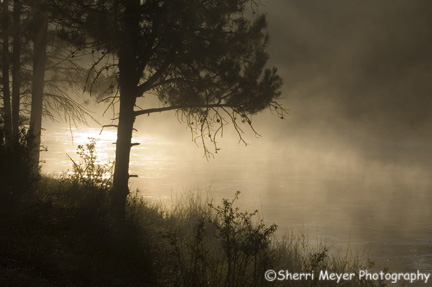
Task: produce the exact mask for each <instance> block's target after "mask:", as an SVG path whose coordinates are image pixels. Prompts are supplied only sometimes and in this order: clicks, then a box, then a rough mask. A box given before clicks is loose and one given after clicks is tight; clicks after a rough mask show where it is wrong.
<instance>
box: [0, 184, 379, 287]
mask: <svg viewBox="0 0 432 287" xmlns="http://www.w3.org/2000/svg"><path fill="white" fill-rule="evenodd" d="M238 196H239V194H236V195H235V196H234V199H232V200H223V201H222V202H221V203H219V204H216V203H211V204H208V203H207V201H205V200H201V199H200V198H199V197H194V196H190V197H189V198H188V199H185V200H183V201H182V202H180V203H178V204H177V205H176V207H175V208H174V209H172V210H170V211H168V210H166V209H164V208H163V207H162V206H161V205H157V204H149V203H146V202H145V201H144V200H143V199H141V198H139V196H138V195H135V196H131V198H130V201H129V205H128V209H127V210H128V216H127V219H126V220H125V221H122V222H116V221H115V220H113V219H112V218H111V217H110V213H109V210H108V209H107V208H106V206H107V205H104V204H103V202H104V201H105V200H106V196H105V194H104V193H103V190H98V189H95V188H93V189H92V190H89V189H88V187H87V186H85V185H77V184H76V183H74V182H70V181H66V180H59V179H52V178H42V179H41V181H40V183H39V185H38V187H37V188H36V192H35V193H34V194H32V195H31V196H28V197H27V198H26V199H25V200H23V203H22V204H21V206H20V208H19V209H16V210H15V211H14V212H9V213H8V214H2V216H1V221H0V229H1V230H0V234H1V236H0V243H1V244H0V246H1V247H0V286H338V285H337V284H336V282H333V281H317V280H314V281H311V280H309V281H279V282H278V281H275V282H273V283H269V282H266V281H265V280H264V276H263V274H264V272H265V271H266V270H267V269H274V270H280V269H288V270H290V271H291V272H311V271H314V272H315V273H316V274H318V273H319V270H328V271H330V272H337V273H342V272H358V270H360V269H369V268H371V267H372V266H371V265H370V263H368V262H367V261H362V259H361V258H360V257H358V256H353V255H352V254H350V253H348V252H347V253H346V254H344V256H335V255H329V253H328V250H327V248H326V247H325V246H323V245H318V246H310V245H309V243H308V242H309V241H308V239H307V237H306V236H304V235H303V234H302V233H295V232H293V233H291V234H289V235H288V236H286V237H285V238H283V239H277V238H276V237H275V236H274V234H273V233H274V231H275V230H276V227H275V226H274V225H272V226H265V225H264V224H263V223H262V221H261V220H259V219H257V216H256V211H254V212H251V213H250V212H245V211H241V210H239V209H237V208H236V207H235V202H236V201H235V200H236V198H237V197H238ZM382 285H383V282H372V281H364V282H360V281H356V280H353V281H346V282H345V284H344V286H382Z"/></svg>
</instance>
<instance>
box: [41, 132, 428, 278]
mask: <svg viewBox="0 0 432 287" xmlns="http://www.w3.org/2000/svg"><path fill="white" fill-rule="evenodd" d="M99 131H100V130H99V129H91V128H85V129H80V130H79V131H75V132H74V133H73V135H74V142H73V143H72V141H71V138H70V135H71V134H70V131H69V130H68V129H67V128H63V129H55V130H52V131H50V132H46V133H45V134H44V136H43V143H44V144H45V145H46V146H47V147H48V152H44V153H43V154H42V159H43V160H44V161H45V163H44V165H43V171H44V172H45V173H48V174H54V175H58V174H60V173H61V172H65V171H66V170H68V169H71V162H70V160H69V159H68V157H67V156H66V153H68V154H69V155H71V156H72V157H73V158H75V159H77V155H76V154H75V151H76V145H78V144H83V143H87V142H88V140H87V137H89V136H93V137H96V138H98V139H99V141H98V144H97V148H98V153H99V156H100V160H101V162H107V161H109V160H112V159H113V157H114V149H115V145H114V144H113V142H114V141H113V138H115V131H109V130H106V131H104V132H103V133H102V134H101V135H99ZM133 141H134V142H139V143H140V145H139V146H138V147H134V148H133V150H132V155H131V174H136V175H138V178H132V179H131V180H130V182H131V186H132V187H133V188H134V189H136V188H138V189H139V190H140V194H141V196H143V197H146V198H149V199H154V200H161V201H163V202H164V203H165V204H166V205H167V206H170V205H172V204H174V203H175V201H176V199H178V198H180V197H181V196H182V194H185V193H188V192H191V191H192V192H195V193H200V194H202V195H203V197H205V196H207V195H209V196H210V197H212V198H214V199H215V200H220V199H221V198H232V197H233V195H234V193H235V191H237V190H240V191H241V195H240V200H239V206H240V207H241V208H245V209H252V208H258V209H260V210H261V211H262V215H263V217H264V219H265V220H266V222H268V223H276V224H277V225H278V226H279V234H283V233H284V232H286V231H289V230H292V229H294V230H304V231H306V232H307V233H309V234H310V236H311V239H312V240H313V241H319V240H321V239H323V240H324V241H325V242H327V243H328V244H329V245H330V246H331V247H333V248H334V250H337V249H338V248H342V250H346V248H350V249H352V250H355V249H358V250H360V251H362V252H364V253H365V254H366V256H368V257H370V258H371V259H372V260H375V261H376V262H377V263H378V266H388V267H390V268H391V271H400V272H407V271H411V270H417V269H419V270H422V271H429V272H431V271H432V247H431V246H432V223H431V221H430V219H431V218H432V210H431V208H430V206H431V204H432V192H431V191H432V184H431V181H430V179H429V175H428V171H427V170H424V169H422V168H421V167H415V166H409V165H397V164H394V163H392V164H390V163H384V162H379V161H374V160H371V159H367V158H365V157H364V156H361V155H359V154H356V153H354V152H350V151H349V150H338V149H335V150H311V149H309V148H308V147H307V146H304V145H302V144H300V143H296V142H295V141H284V142H282V143H281V142H279V143H274V144H273V145H272V144H270V145H269V144H268V143H267V144H264V143H266V141H264V142H262V144H260V143H259V141H258V142H257V143H254V144H252V145H250V146H248V147H244V146H242V145H239V144H236V143H235V142H229V141H226V142H224V143H223V144H222V149H221V151H220V152H219V153H218V154H217V155H216V156H215V159H211V160H209V161H207V160H206V159H204V158H203V157H202V156H203V153H202V149H200V148H198V147H196V146H195V145H194V144H193V143H191V142H190V141H189V142H178V141H172V140H170V139H167V138H163V137H145V136H141V137H140V136H134V140H133Z"/></svg>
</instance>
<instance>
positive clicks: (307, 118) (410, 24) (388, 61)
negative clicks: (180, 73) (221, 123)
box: [98, 0, 432, 165]
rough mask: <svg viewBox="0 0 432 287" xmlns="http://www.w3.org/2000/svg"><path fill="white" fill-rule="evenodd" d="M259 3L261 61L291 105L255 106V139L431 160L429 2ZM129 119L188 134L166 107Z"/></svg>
mask: <svg viewBox="0 0 432 287" xmlns="http://www.w3.org/2000/svg"><path fill="white" fill-rule="evenodd" d="M263 4H264V5H263V6H262V7H260V9H261V11H262V12H265V13H266V14H267V19H268V22H269V32H270V37H271V38H270V45H269V54H270V64H271V65H274V66H276V67H278V69H279V72H280V74H281V76H282V77H283V80H284V86H283V97H284V99H283V100H282V102H283V104H284V106H285V107H286V108H287V109H288V110H289V112H290V114H289V116H288V117H287V119H286V120H284V121H281V120H279V119H277V117H268V116H267V115H268V113H264V115H258V116H257V120H256V121H254V123H255V125H256V127H257V130H258V131H259V132H261V133H262V135H263V140H262V142H258V143H257V144H262V145H263V146H264V145H267V144H274V145H277V144H281V145H284V144H285V143H287V142H288V141H289V142H301V143H302V144H306V145H307V144H309V145H310V147H311V148H321V147H326V148H328V149H335V150H337V149H341V148H344V149H346V148H348V149H351V150H355V151H357V152H359V153H360V154H362V155H363V156H365V157H368V158H372V159H378V160H386V161H388V160H389V161H394V160H403V161H404V162H409V163H413V164H419V163H420V164H422V165H424V164H425V163H426V164H428V165H429V164H432V112H431V108H432V1H429V0H331V1H330V0H263ZM147 103H148V102H145V104H147ZM151 105H156V106H157V105H158V104H157V103H154V102H153V103H151ZM98 109H100V110H102V109H103V106H99V107H98ZM103 124H109V122H107V121H104V122H103ZM136 127H137V128H138V130H139V132H140V133H149V134H150V135H151V134H152V133H159V134H170V135H171V136H172V137H174V138H175V137H177V136H179V138H178V140H179V141H185V139H186V141H188V139H190V134H189V133H188V131H187V130H186V128H184V129H182V128H181V127H179V124H178V123H177V121H176V119H175V117H174V116H173V114H172V113H171V114H165V113H164V114H161V115H158V114H155V115H151V116H150V117H146V116H142V117H140V118H138V119H137V121H136ZM180 135H181V136H180ZM246 138H247V139H248V138H249V139H251V138H252V139H253V135H252V134H251V133H250V132H249V133H248V134H247V136H246ZM226 141H227V140H226V139H224V140H222V141H221V147H222V148H223V145H224V144H225V142H226ZM197 153H200V152H199V151H198V152H197Z"/></svg>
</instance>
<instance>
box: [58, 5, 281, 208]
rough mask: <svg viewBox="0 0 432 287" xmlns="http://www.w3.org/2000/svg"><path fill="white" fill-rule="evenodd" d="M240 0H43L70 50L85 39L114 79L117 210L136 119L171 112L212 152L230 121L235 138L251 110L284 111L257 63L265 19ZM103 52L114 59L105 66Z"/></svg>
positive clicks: (271, 74) (275, 84)
mask: <svg viewBox="0 0 432 287" xmlns="http://www.w3.org/2000/svg"><path fill="white" fill-rule="evenodd" d="M249 3H251V2H250V0H233V1H202V0H171V1H163V0H147V1H142V0H117V1H97V0H76V1H70V2H68V3H67V4H66V3H60V2H59V1H52V5H54V6H55V7H56V10H57V11H58V12H59V14H60V15H61V19H62V21H63V26H64V27H65V30H66V29H67V33H65V36H66V37H69V39H70V41H71V42H72V43H74V44H75V45H76V46H77V47H79V48H85V47H86V44H85V43H89V42H91V44H92V49H96V50H97V51H99V55H100V57H99V58H98V60H97V61H96V62H95V65H94V67H95V69H96V68H97V69H98V70H99V71H100V72H99V73H97V75H102V74H103V73H106V75H107V76H108V75H114V78H115V80H116V81H115V84H116V87H117V91H118V93H116V94H115V98H118V101H119V104H120V110H119V116H118V132H117V146H116V164H115V172H114V183H113V190H112V202H113V207H114V209H115V210H116V211H117V212H118V214H119V215H120V216H123V215H124V212H125V205H126V200H127V195H128V193H129V190H128V180H129V177H130V176H129V172H128V170H129V157H130V150H131V147H132V146H133V144H132V142H131V138H132V133H133V125H134V121H135V118H136V117H137V116H139V115H143V114H151V113H155V112H162V111H168V110H176V111H177V112H178V115H179V118H180V119H181V120H183V121H184V122H185V123H186V124H187V125H188V126H189V127H190V128H191V131H192V132H193V133H194V134H195V135H196V139H199V140H202V142H203V144H204V148H205V152H206V153H209V152H210V151H209V150H208V148H207V147H206V144H205V143H206V139H208V140H210V142H212V143H213V144H215V148H216V150H217V146H216V136H217V135H218V134H219V133H220V132H222V130H223V128H224V126H225V125H227V124H229V123H231V124H232V125H233V126H234V128H235V130H236V131H237V132H238V134H239V136H240V138H241V139H242V137H241V133H242V129H241V127H240V125H241V123H245V124H246V125H249V126H250V127H252V122H251V115H253V114H255V113H257V112H259V111H261V110H263V109H265V108H271V109H273V111H275V112H276V114H277V115H279V116H281V117H283V114H284V113H285V110H284V109H283V108H282V107H281V106H280V105H279V104H278V103H277V101H276V100H277V98H278V97H279V96H280V91H279V89H280V86H281V78H280V77H279V76H278V74H277V71H276V69H275V68H273V69H266V68H265V65H266V62H267V59H268V55H267V53H266V51H265V49H266V45H267V42H268V38H269V37H268V35H267V32H266V19H265V16H264V15H254V16H252V15H250V16H246V15H247V14H248V10H247V9H248V4H249ZM251 14H252V13H251ZM86 37H87V38H86ZM88 40H90V41H88ZM109 55H111V57H114V61H113V59H112V58H111V60H110V61H107V62H104V61H103V59H104V58H107V57H109ZM113 62H115V64H114V65H113ZM104 63H106V64H104ZM95 80H97V77H96V79H95ZM114 90H116V89H115V88H114ZM152 96H156V97H157V98H158V99H159V101H160V105H159V106H158V107H154V108H148V109H141V108H138V107H137V105H136V104H137V99H138V98H142V97H152ZM252 129H253V127H252Z"/></svg>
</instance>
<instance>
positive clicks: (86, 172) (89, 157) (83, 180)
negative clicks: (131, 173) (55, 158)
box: [68, 138, 114, 190]
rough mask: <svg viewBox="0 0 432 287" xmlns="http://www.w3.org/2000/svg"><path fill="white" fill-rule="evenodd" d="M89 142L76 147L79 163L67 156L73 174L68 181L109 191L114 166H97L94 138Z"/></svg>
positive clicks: (106, 164)
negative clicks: (70, 162)
mask: <svg viewBox="0 0 432 287" xmlns="http://www.w3.org/2000/svg"><path fill="white" fill-rule="evenodd" d="M89 141H90V143H88V144H85V145H78V149H77V152H76V153H77V154H78V155H79V157H80V159H81V160H80V161H78V162H77V161H75V160H73V159H72V158H71V157H70V156H69V155H68V157H69V159H70V160H71V161H72V167H73V173H72V174H71V175H70V177H69V179H70V180H72V181H73V182H76V183H78V184H81V185H83V186H88V187H90V188H99V189H104V190H109V189H110V188H111V187H112V172H113V167H114V164H113V163H112V162H111V163H105V164H98V163H97V160H98V157H97V153H96V143H97V141H96V139H95V138H89Z"/></svg>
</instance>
